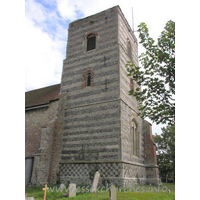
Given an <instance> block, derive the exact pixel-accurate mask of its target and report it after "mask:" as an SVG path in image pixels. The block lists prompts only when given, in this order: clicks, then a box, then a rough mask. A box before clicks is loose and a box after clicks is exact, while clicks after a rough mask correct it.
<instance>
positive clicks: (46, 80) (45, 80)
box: [25, 19, 65, 90]
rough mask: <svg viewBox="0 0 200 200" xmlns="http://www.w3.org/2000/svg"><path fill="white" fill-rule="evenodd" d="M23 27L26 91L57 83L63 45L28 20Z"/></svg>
mask: <svg viewBox="0 0 200 200" xmlns="http://www.w3.org/2000/svg"><path fill="white" fill-rule="evenodd" d="M25 25H26V29H25V31H26V33H25V69H26V73H25V82H26V90H27V89H28V90H30V89H36V88H40V87H44V86H48V85H51V84H52V83H59V82H60V80H61V71H62V60H63V59H64V58H63V55H62V52H61V47H62V48H65V44H63V43H62V41H60V40H58V41H53V40H52V39H51V37H50V36H49V35H48V34H47V33H44V32H42V31H41V29H39V28H38V27H35V26H34V24H33V22H31V21H30V20H28V19H26V20H25Z"/></svg>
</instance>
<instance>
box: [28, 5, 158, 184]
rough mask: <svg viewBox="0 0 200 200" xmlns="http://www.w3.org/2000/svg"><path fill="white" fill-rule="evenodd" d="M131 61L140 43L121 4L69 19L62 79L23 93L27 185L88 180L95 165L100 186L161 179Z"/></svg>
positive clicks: (135, 58) (150, 181)
mask: <svg viewBox="0 0 200 200" xmlns="http://www.w3.org/2000/svg"><path fill="white" fill-rule="evenodd" d="M91 37H92V40H91V43H90V41H89V42H88V40H90V39H91ZM88 43H90V44H89V45H90V47H89V48H88V47H87V45H88ZM129 60H131V61H132V62H133V63H134V64H136V65H138V42H137V39H136V37H135V35H134V33H133V31H132V30H131V27H130V26H129V24H128V22H127V20H126V19H125V17H124V15H123V13H122V11H121V9H120V7H119V6H115V7H113V8H110V9H108V10H105V11H103V12H100V13H97V14H95V15H92V16H89V17H86V18H84V19H79V20H76V21H74V22H72V23H70V24H69V29H68V42H67V53H66V59H65V60H64V61H63V73H62V80H61V84H57V85H54V86H49V87H46V88H41V89H38V90H33V91H30V92H26V108H25V109H26V136H25V143H26V144H25V148H26V152H25V153H26V154H25V157H26V183H25V184H26V186H28V185H41V184H46V183H48V184H56V183H64V184H68V183H76V184H77V185H91V184H92V180H93V176H94V174H95V172H96V171H97V170H98V171H99V173H100V180H99V184H100V185H102V184H104V182H105V179H106V180H108V181H109V182H110V183H112V184H114V185H115V186H120V187H130V186H133V185H135V184H138V181H139V182H140V184H147V183H148V184H150V183H151V184H156V185H158V184H159V173H158V166H157V159H156V149H155V144H154V142H153V140H152V132H151V125H150V124H149V123H148V122H147V121H144V120H142V119H141V118H140V117H138V116H137V112H138V110H137V105H138V102H137V101H136V99H135V98H134V97H132V96H129V95H128V92H129V90H130V88H136V86H137V85H136V83H135V82H134V80H131V79H130V78H129V77H128V76H127V72H126V67H125V65H126V63H127V61H129ZM37 99H40V101H38V100H37ZM30 160H32V164H29V162H28V161H30Z"/></svg>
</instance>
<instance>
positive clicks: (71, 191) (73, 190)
mask: <svg viewBox="0 0 200 200" xmlns="http://www.w3.org/2000/svg"><path fill="white" fill-rule="evenodd" d="M75 196H76V184H74V183H71V184H69V198H70V197H75Z"/></svg>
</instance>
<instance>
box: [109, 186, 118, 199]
mask: <svg viewBox="0 0 200 200" xmlns="http://www.w3.org/2000/svg"><path fill="white" fill-rule="evenodd" d="M109 200H117V195H116V188H115V186H114V185H111V186H110V191H109Z"/></svg>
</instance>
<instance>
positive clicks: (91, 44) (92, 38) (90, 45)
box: [87, 33, 96, 51]
mask: <svg viewBox="0 0 200 200" xmlns="http://www.w3.org/2000/svg"><path fill="white" fill-rule="evenodd" d="M95 48H96V35H95V34H94V33H91V34H89V35H88V36H87V51H90V50H92V49H95Z"/></svg>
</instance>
